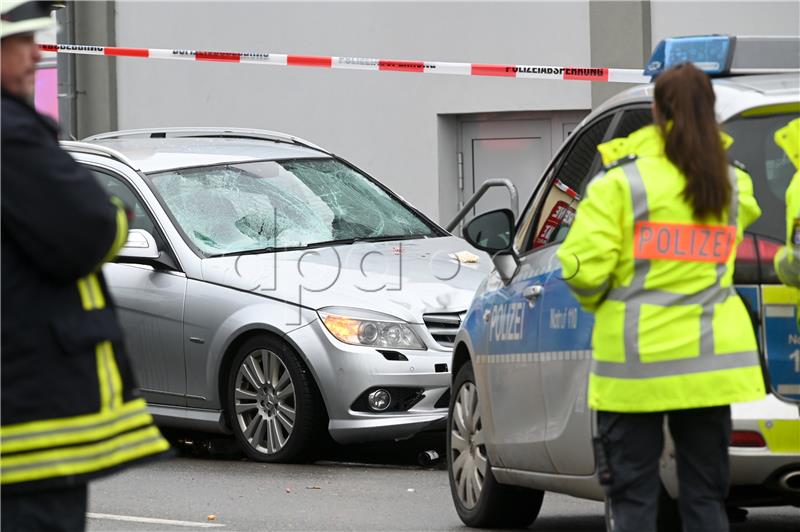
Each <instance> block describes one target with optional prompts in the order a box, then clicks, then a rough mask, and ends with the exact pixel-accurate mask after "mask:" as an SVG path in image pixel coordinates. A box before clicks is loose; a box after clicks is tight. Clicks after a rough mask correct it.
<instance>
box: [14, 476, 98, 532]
mask: <svg viewBox="0 0 800 532" xmlns="http://www.w3.org/2000/svg"><path fill="white" fill-rule="evenodd" d="M86 486H87V485H86V484H80V485H78V486H71V487H68V488H59V489H48V490H41V491H34V492H30V493H14V494H7V493H5V492H3V494H2V508H0V528H2V530H3V532H23V531H24V532H39V531H42V532H45V531H46V532H75V531H78V532H82V531H83V530H86V500H87V489H86Z"/></svg>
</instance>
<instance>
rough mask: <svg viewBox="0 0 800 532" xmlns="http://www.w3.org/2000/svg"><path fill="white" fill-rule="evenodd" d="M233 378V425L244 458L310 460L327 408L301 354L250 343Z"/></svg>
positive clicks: (276, 344)
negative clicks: (325, 408) (303, 362)
mask: <svg viewBox="0 0 800 532" xmlns="http://www.w3.org/2000/svg"><path fill="white" fill-rule="evenodd" d="M228 373H229V374H228V385H227V388H226V392H227V394H226V395H227V399H226V406H227V408H226V411H227V414H228V423H229V425H230V427H231V429H232V430H233V433H234V436H235V437H236V440H237V441H238V442H239V445H240V446H241V448H242V450H243V451H244V453H245V454H246V455H247V456H248V457H249V458H251V459H253V460H257V461H259V462H296V461H303V460H307V459H308V458H310V457H311V455H312V454H313V453H314V451H316V446H315V441H317V440H318V439H317V438H316V436H317V434H318V432H319V431H320V430H322V429H323V428H324V423H323V422H324V405H323V404H322V400H321V399H320V398H319V394H318V392H317V390H316V385H315V383H314V380H313V377H312V376H311V374H310V373H309V372H308V370H307V369H306V368H305V367H304V366H303V365H302V363H301V362H300V361H299V360H298V358H297V355H296V354H295V353H294V352H293V351H292V350H291V349H289V348H288V347H287V346H286V345H285V344H283V343H282V342H280V341H279V340H277V339H274V338H270V337H267V336H259V337H255V338H251V339H249V340H247V341H246V342H245V343H244V344H243V345H242V346H241V347H240V348H239V350H238V351H237V353H236V355H235V356H234V358H233V361H232V363H231V368H230V371H229V372H228Z"/></svg>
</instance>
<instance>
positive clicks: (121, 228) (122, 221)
mask: <svg viewBox="0 0 800 532" xmlns="http://www.w3.org/2000/svg"><path fill="white" fill-rule="evenodd" d="M111 203H113V204H114V205H115V206H116V207H117V234H116V235H114V241H113V242H112V243H111V248H110V249H109V250H108V253H106V256H105V257H103V262H101V263H100V264H105V263H106V262H108V261H110V260H112V259H113V258H114V257H116V256H117V253H119V250H120V249H121V248H122V246H124V245H125V242H127V241H128V215H127V214H126V213H125V204H124V203H123V202H122V200H120V199H119V198H117V197H116V196H111Z"/></svg>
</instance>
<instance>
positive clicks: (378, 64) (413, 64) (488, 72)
mask: <svg viewBox="0 0 800 532" xmlns="http://www.w3.org/2000/svg"><path fill="white" fill-rule="evenodd" d="M39 49H40V50H41V51H43V52H56V53H64V54H80V55H106V56H114V57H146V58H151V59H177V60H184V61H218V62H223V63H248V64H260V65H274V66H306V67H321V68H336V69H348V70H377V71H392V72H416V73H423V74H451V75H457V76H496V77H508V78H525V79H550V80H554V79H555V80H580V81H606V82H619V83H649V82H650V78H649V77H647V76H645V75H643V74H642V70H640V69H632V68H582V67H560V66H534V65H502V64H494V65H492V64H479V63H448V62H443V61H403V60H391V59H371V58H365V57H334V56H310V55H287V54H272V53H266V52H212V51H200V50H167V49H164V48H119V47H116V46H89V45H83V44H40V45H39Z"/></svg>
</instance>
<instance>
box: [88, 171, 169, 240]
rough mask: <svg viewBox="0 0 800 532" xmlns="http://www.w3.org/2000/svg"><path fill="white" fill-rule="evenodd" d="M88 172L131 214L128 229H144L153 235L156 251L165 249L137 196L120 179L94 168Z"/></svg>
mask: <svg viewBox="0 0 800 532" xmlns="http://www.w3.org/2000/svg"><path fill="white" fill-rule="evenodd" d="M90 171H91V172H92V174H93V175H94V177H95V179H97V182H98V183H100V186H102V187H103V188H104V189H105V191H106V192H108V193H109V194H110V195H112V196H116V197H117V198H119V199H121V200H122V202H123V203H124V204H125V206H126V207H127V208H128V209H129V210H131V211H132V212H133V219H131V220H129V222H128V229H144V230H145V231H147V232H148V233H150V234H151V235H153V238H154V239H155V241H156V245H157V246H158V249H160V250H164V249H166V246H165V245H164V240H163V238H162V237H161V233H160V232H159V231H158V230H157V229H156V225H155V223H154V222H153V219H152V217H151V216H150V213H149V212H147V210H146V209H145V208H144V206H143V205H142V203H141V201H139V198H138V196H136V194H135V193H134V192H133V190H131V189H130V187H129V186H128V185H127V184H125V182H124V181H123V180H122V178H120V177H119V176H116V175H113V174H111V173H108V172H103V171H100V170H96V169H94V168H90Z"/></svg>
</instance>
